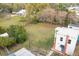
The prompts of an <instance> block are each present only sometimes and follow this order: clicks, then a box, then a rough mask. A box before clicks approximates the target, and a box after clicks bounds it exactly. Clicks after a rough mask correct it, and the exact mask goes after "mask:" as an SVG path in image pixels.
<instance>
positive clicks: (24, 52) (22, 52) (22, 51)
mask: <svg viewBox="0 0 79 59" xmlns="http://www.w3.org/2000/svg"><path fill="white" fill-rule="evenodd" d="M9 56H35V55H34V54H32V53H31V52H30V51H29V50H27V49H26V48H22V49H20V50H18V51H16V52H14V53H12V54H10V55H9Z"/></svg>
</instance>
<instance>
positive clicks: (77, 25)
mask: <svg viewBox="0 0 79 59" xmlns="http://www.w3.org/2000/svg"><path fill="white" fill-rule="evenodd" d="M68 26H75V27H79V24H69V25H68Z"/></svg>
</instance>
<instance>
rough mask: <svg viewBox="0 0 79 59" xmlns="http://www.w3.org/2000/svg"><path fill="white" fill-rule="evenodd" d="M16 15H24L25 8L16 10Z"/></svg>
mask: <svg viewBox="0 0 79 59" xmlns="http://www.w3.org/2000/svg"><path fill="white" fill-rule="evenodd" d="M16 15H18V16H26V10H24V9H21V10H19V11H18V12H16Z"/></svg>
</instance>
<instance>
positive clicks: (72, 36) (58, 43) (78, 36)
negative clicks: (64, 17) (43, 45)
mask: <svg viewBox="0 0 79 59" xmlns="http://www.w3.org/2000/svg"><path fill="white" fill-rule="evenodd" d="M78 40H79V31H78V30H75V29H71V28H66V27H57V28H56V29H55V40H54V46H53V47H52V48H51V49H52V50H54V51H56V52H58V53H60V54H62V55H65V54H67V55H73V54H74V51H75V48H76V44H77V41H78Z"/></svg>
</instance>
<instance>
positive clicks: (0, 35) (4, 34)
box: [0, 33, 9, 37]
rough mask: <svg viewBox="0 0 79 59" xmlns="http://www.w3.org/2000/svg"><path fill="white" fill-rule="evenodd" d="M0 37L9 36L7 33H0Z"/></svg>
mask: <svg viewBox="0 0 79 59" xmlns="http://www.w3.org/2000/svg"><path fill="white" fill-rule="evenodd" d="M0 37H9V35H8V33H3V34H0Z"/></svg>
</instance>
